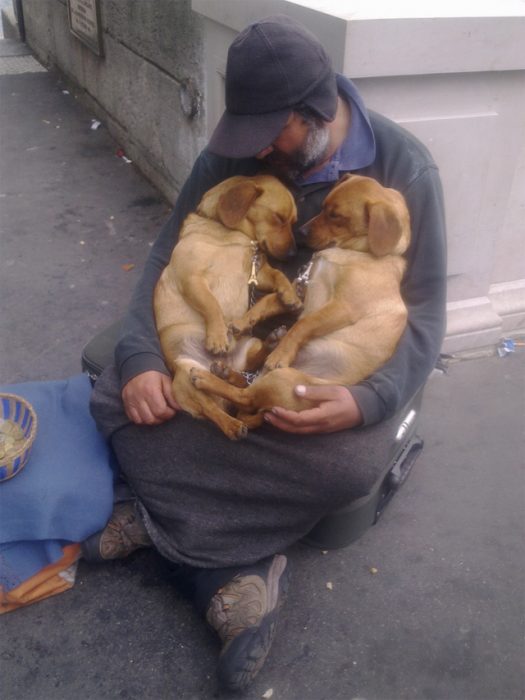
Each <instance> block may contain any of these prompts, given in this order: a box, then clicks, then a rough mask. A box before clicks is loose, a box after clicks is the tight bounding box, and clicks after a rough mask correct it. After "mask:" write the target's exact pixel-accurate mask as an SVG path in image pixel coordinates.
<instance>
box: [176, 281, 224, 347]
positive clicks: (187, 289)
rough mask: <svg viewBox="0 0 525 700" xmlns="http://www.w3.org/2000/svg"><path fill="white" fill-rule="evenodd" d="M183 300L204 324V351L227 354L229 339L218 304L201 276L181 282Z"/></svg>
mask: <svg viewBox="0 0 525 700" xmlns="http://www.w3.org/2000/svg"><path fill="white" fill-rule="evenodd" d="M181 289H182V294H183V296H184V299H185V300H186V301H187V302H188V304H189V305H190V306H192V307H193V308H194V309H195V311H197V312H198V313H199V314H200V315H201V316H202V317H203V318H204V321H205V324H206V350H208V351H209V352H211V353H213V354H214V355H219V354H222V353H226V352H228V350H229V348H230V343H231V338H230V337H229V334H228V326H227V325H226V322H225V320H224V315H223V313H222V309H221V307H220V305H219V302H218V301H217V299H216V298H215V296H214V295H213V294H212V292H211V291H210V288H209V287H208V284H207V282H206V280H205V278H203V277H202V276H199V275H191V276H189V277H186V278H185V279H183V280H181Z"/></svg>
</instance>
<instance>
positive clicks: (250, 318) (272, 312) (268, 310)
mask: <svg viewBox="0 0 525 700" xmlns="http://www.w3.org/2000/svg"><path fill="white" fill-rule="evenodd" d="M286 311H287V309H286V307H285V306H284V305H283V303H282V301H281V299H280V297H279V295H278V294H277V292H273V294H266V295H265V296H264V297H261V298H260V299H259V301H257V302H256V303H255V304H254V305H253V306H252V308H251V309H249V310H248V311H247V312H246V313H245V314H244V316H242V317H241V318H238V319H235V321H232V323H231V324H230V328H231V329H232V331H233V334H234V335H235V336H240V335H245V334H246V333H249V332H250V331H251V330H252V328H253V327H254V326H255V325H257V324H258V323H259V322H260V321H264V320H266V319H267V318H272V317H273V316H278V315H279V314H282V313H285V312H286Z"/></svg>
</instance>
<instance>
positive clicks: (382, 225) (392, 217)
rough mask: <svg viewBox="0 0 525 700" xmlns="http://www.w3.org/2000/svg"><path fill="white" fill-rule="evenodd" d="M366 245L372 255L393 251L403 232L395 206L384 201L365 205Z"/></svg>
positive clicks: (402, 223)
mask: <svg viewBox="0 0 525 700" xmlns="http://www.w3.org/2000/svg"><path fill="white" fill-rule="evenodd" d="M367 212H368V245H369V248H370V251H371V252H372V253H373V255H375V256H377V257H381V256H383V255H389V254H390V253H393V252H394V250H395V249H396V247H397V244H398V243H399V241H400V240H401V236H402V234H403V226H404V222H403V221H402V220H401V218H400V216H399V211H398V209H397V208H396V207H395V206H392V205H390V204H388V203H386V202H374V203H372V204H368V205H367Z"/></svg>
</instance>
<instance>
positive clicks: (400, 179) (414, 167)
mask: <svg viewBox="0 0 525 700" xmlns="http://www.w3.org/2000/svg"><path fill="white" fill-rule="evenodd" d="M369 117H370V123H371V125H372V129H373V132H374V137H375V141H376V157H375V160H374V163H373V164H372V165H371V166H370V167H369V168H367V169H366V170H367V171H369V172H367V173H366V174H369V175H371V176H372V177H377V178H378V179H379V180H380V181H382V182H383V183H384V184H387V185H388V186H392V187H397V188H398V189H404V188H405V187H406V186H407V185H409V184H410V183H411V182H412V181H413V180H415V179H416V178H417V177H419V176H420V175H421V174H422V173H423V172H425V171H436V169H437V166H436V164H435V161H434V159H433V157H432V155H431V153H430V151H429V150H428V148H427V147H426V146H425V145H424V144H423V143H422V142H421V141H420V140H419V139H418V138H417V136H415V135H414V134H412V133H411V132H410V131H409V130H408V129H405V128H404V127H402V126H401V125H400V124H397V123H396V122H395V121H393V120H392V119H389V118H388V117H385V116H384V115H383V114H379V113H378V112H374V111H371V110H370V111H369Z"/></svg>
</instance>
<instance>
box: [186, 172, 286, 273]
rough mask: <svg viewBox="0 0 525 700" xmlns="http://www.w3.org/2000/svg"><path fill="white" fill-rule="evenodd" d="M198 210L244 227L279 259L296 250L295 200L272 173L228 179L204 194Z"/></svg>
mask: <svg viewBox="0 0 525 700" xmlns="http://www.w3.org/2000/svg"><path fill="white" fill-rule="evenodd" d="M197 212H198V213H199V214H200V215H201V216H206V217H207V218H209V219H215V220H216V221H220V222H221V223H222V224H223V225H224V226H226V227H227V228H230V229H235V230H237V231H242V233H244V234H246V235H247V236H248V237H249V238H250V239H251V240H254V241H257V242H258V243H259V245H260V246H261V248H262V249H263V251H264V252H265V253H268V254H269V255H271V256H272V257H274V258H277V259H278V260H285V259H286V258H287V257H289V256H290V255H293V254H294V253H295V240H294V237H293V232H292V225H293V224H294V223H295V222H296V220H297V210H296V207H295V202H294V200H293V197H292V195H291V193H290V192H289V190H288V189H287V188H286V187H285V186H284V185H283V184H282V183H281V182H279V180H278V179H277V178H275V177H273V176H271V175H256V176H255V177H241V176H236V177H231V178H229V179H228V180H224V182H221V183H220V184H219V185H216V186H215V187H213V188H212V189H211V190H209V191H208V192H207V193H206V194H205V195H204V197H203V198H202V201H201V203H200V204H199V207H198V209H197Z"/></svg>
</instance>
